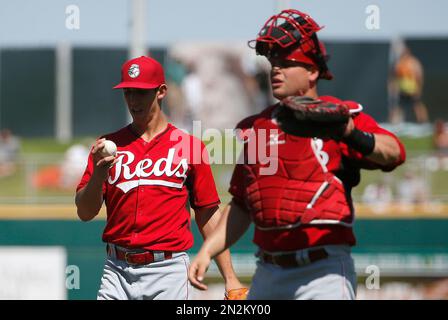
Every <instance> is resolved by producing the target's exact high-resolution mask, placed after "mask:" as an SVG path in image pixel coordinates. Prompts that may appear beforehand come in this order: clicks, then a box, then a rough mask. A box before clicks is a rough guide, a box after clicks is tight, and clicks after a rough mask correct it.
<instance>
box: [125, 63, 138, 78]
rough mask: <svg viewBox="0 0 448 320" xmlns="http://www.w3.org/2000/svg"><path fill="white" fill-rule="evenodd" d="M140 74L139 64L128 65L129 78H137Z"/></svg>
mask: <svg viewBox="0 0 448 320" xmlns="http://www.w3.org/2000/svg"><path fill="white" fill-rule="evenodd" d="M139 74H140V66H139V65H138V64H133V65H131V66H130V67H129V70H128V75H129V76H130V77H131V78H137V77H138V76H139Z"/></svg>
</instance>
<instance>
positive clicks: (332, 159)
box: [229, 96, 405, 251]
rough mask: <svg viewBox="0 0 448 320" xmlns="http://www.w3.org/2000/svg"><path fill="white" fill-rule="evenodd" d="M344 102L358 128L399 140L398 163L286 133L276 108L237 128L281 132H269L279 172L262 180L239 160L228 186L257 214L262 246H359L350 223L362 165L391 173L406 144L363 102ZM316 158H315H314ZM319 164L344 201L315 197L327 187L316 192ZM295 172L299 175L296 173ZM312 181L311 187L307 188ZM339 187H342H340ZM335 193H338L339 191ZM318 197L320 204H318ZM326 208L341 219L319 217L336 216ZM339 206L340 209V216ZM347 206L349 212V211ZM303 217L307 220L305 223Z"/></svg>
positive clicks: (257, 235) (287, 248) (257, 233)
mask: <svg viewBox="0 0 448 320" xmlns="http://www.w3.org/2000/svg"><path fill="white" fill-rule="evenodd" d="M319 99H320V100H324V101H332V102H337V103H340V102H342V101H340V100H338V99H336V98H334V97H329V96H324V97H320V98H319ZM344 103H346V104H348V105H349V106H350V109H351V112H352V114H353V120H354V123H355V126H356V128H358V129H359V130H363V131H366V132H371V133H381V134H387V135H390V136H391V137H393V138H394V139H396V140H397V142H398V144H399V145H400V150H401V152H400V154H401V157H400V160H399V161H398V162H397V163H394V164H393V165H391V166H388V167H384V166H381V165H378V164H376V163H374V162H372V161H369V160H368V159H367V158H366V157H364V156H363V155H362V154H361V153H359V152H357V151H356V150H353V149H351V148H349V147H348V146H347V145H346V144H344V143H342V142H337V141H335V140H325V141H324V140H322V139H310V138H301V137H294V136H290V135H287V134H286V133H285V132H283V131H282V130H281V129H280V127H279V126H278V125H277V124H276V122H275V120H274V119H273V112H275V109H276V107H277V106H272V107H270V108H267V109H266V110H264V111H263V112H261V113H260V114H258V115H255V116H251V117H249V118H247V119H245V120H243V121H242V122H240V124H239V125H238V126H237V128H239V129H242V130H246V131H250V130H252V131H253V132H256V133H255V134H257V133H258V132H259V129H260V128H262V129H268V130H271V129H275V131H274V132H277V133H276V134H270V138H269V139H268V140H267V141H268V143H267V145H268V147H269V148H272V145H275V146H276V147H277V151H276V152H278V153H277V158H278V159H279V164H278V167H279V168H278V170H277V171H276V172H275V173H274V176H273V177H269V179H265V180H264V181H268V182H263V181H262V179H263V178H262V177H257V176H256V175H257V174H256V173H255V174H254V172H256V171H253V170H251V168H250V167H251V165H248V164H247V163H244V164H237V165H236V167H235V170H234V173H233V176H232V180H231V183H230V189H229V192H230V193H231V194H232V195H233V200H234V202H235V203H236V204H238V205H239V206H241V207H242V208H244V209H245V210H247V211H248V212H249V213H251V214H252V215H253V214H254V213H255V214H256V215H255V216H252V219H254V222H256V228H255V234H254V242H255V244H257V245H258V246H259V247H260V248H262V249H264V250H266V251H292V250H299V249H303V248H308V247H314V246H319V245H329V244H348V245H354V244H355V237H354V234H353V230H352V227H351V225H352V223H353V213H354V212H353V211H354V210H353V203H352V199H351V189H352V188H353V187H354V186H356V185H357V184H358V183H359V178H360V169H361V168H366V169H381V170H384V171H390V170H393V169H394V168H395V167H396V166H398V165H399V164H401V163H402V162H404V160H405V151H404V147H403V145H402V144H401V142H400V141H399V140H398V139H397V138H396V137H395V135H394V134H392V133H391V132H389V131H387V130H385V129H383V128H381V127H380V126H379V125H378V124H377V123H376V121H375V120H374V119H373V118H371V117H370V116H368V115H367V114H365V113H362V112H361V110H362V106H361V105H359V104H358V103H355V102H352V101H344ZM257 130H258V131H257ZM267 136H269V134H267ZM246 137H247V135H246ZM249 139H250V138H249ZM249 144H250V142H248V143H247V144H245V151H246V152H247V148H250V147H248V145H249ZM257 144H259V142H257ZM299 153H300V154H299ZM309 155H310V156H309ZM313 158H314V160H312V159H313ZM297 159H301V160H300V161H299V160H297ZM316 163H318V164H316ZM320 167H321V168H320ZM288 168H289V169H288ZM316 168H318V169H319V170H321V171H322V175H327V176H329V175H331V176H332V177H335V179H336V180H338V182H340V184H342V186H343V187H342V190H343V194H345V200H344V201H341V199H340V198H339V199H338V200H336V201H334V202H332V199H333V198H332V197H333V196H332V195H328V196H327V197H328V198H327V200H326V202H325V201H324V200H320V197H313V195H315V194H316V195H317V194H319V196H320V193H319V192H321V191H322V190H325V188H322V190H318V191H317V192H318V193H314V191H315V190H317V189H319V188H318V186H319V185H320V183H321V182H322V181H321V180H315V179H314V178H315V177H316V175H314V176H312V174H313V172H315V171H316ZM285 170H286V171H285ZM288 170H292V171H291V172H290V173H291V174H288ZM292 172H294V174H296V175H298V176H299V177H292V176H291V175H292ZM254 179H255V183H254ZM257 179H259V180H258V181H259V182H258V183H256V181H257ZM313 179H314V180H313ZM325 179H326V178H325ZM333 180H334V179H333ZM316 183H317V185H316ZM324 183H325V182H324ZM340 184H339V185H340ZM308 185H309V186H310V187H307V186H308ZM333 185H335V186H337V185H338V184H337V183H333ZM313 188H314V189H313ZM338 188H339V189H340V187H338ZM327 190H328V188H327ZM311 191H313V193H311ZM298 192H299V193H298ZM300 192H301V193H300ZM322 192H324V191H322ZM336 193H337V192H335V193H334V194H335V195H336ZM307 197H308V200H309V199H311V201H310V202H309V203H308V206H306V203H305V205H303V203H300V201H302V200H301V199H300V198H307ZM248 199H249V201H248ZM250 199H252V200H250ZM315 201H317V202H316V203H315ZM319 201H320V203H319ZM302 202H303V201H302ZM336 202H337V203H336ZM325 203H328V204H329V206H328V207H322V205H324V206H325ZM315 204H320V205H321V206H320V208H315V209H314V208H312V207H313V205H315ZM328 204H327V205H328ZM314 207H318V206H314ZM297 208H302V209H303V208H304V210H305V211H309V210H308V208H311V209H312V210H313V211H312V212H311V214H315V218H313V217H312V215H311V218H309V216H310V215H309V214H308V213H306V212H305V213H302V212H301V213H300V214H297V213H295V212H297V211H296V210H297ZM327 208H328V210H329V211H332V210H333V211H334V210H336V211H335V212H334V214H335V215H336V218H334V219H328V223H327V219H325V218H324V219H322V218H319V217H322V216H323V217H325V216H331V212H330V213H321V212H324V211H325V210H327ZM267 210H271V211H272V210H276V211H277V212H278V214H277V213H275V212H274V213H272V212H271V213H269V212H268V213H267ZM321 210H322V211H321ZM338 210H341V211H340V212H341V215H342V216H341V217H337V214H338ZM347 210H349V213H348V215H347ZM260 211H261V213H260ZM263 211H264V212H263ZM350 212H351V217H350ZM298 215H302V217H299V218H301V219H302V220H301V221H302V223H294V220H293V219H294V217H295V216H298ZM303 215H305V216H306V215H308V217H305V219H303V218H304V216H303ZM260 217H261V218H260ZM264 217H266V218H267V219H270V223H271V225H272V221H273V224H274V226H275V225H276V226H277V227H275V228H274V227H271V225H269V224H268V225H267V226H265V225H263V220H261V221H260V219H263V218H264ZM313 219H314V220H313ZM338 220H339V221H338ZM282 221H287V222H286V223H285V222H283V225H282ZM288 221H289V224H288ZM291 221H293V222H291ZM299 221H300V220H299ZM304 221H306V222H307V223H303V222H304ZM270 227H271V228H270Z"/></svg>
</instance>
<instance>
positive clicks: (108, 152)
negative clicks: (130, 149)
mask: <svg viewBox="0 0 448 320" xmlns="http://www.w3.org/2000/svg"><path fill="white" fill-rule="evenodd" d="M103 143H104V147H103V148H102V149H100V154H101V155H102V156H103V157H109V156H113V157H115V156H116V155H117V145H116V144H115V142H113V141H111V140H104V142H103Z"/></svg>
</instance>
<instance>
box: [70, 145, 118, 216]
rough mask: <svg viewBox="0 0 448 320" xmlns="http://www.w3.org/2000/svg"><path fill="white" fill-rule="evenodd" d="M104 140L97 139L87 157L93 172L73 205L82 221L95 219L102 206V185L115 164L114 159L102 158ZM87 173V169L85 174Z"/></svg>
mask: <svg viewBox="0 0 448 320" xmlns="http://www.w3.org/2000/svg"><path fill="white" fill-rule="evenodd" d="M104 140H105V139H104V138H102V139H98V140H97V141H96V142H95V144H94V146H93V148H92V150H91V152H90V156H89V158H90V159H89V161H92V163H93V171H92V172H91V175H90V179H89V181H88V182H87V184H86V185H85V186H84V187H82V188H80V189H79V190H78V191H77V192H76V197H75V204H76V208H77V214H78V217H79V218H80V219H81V220H82V221H89V220H92V219H93V218H95V216H96V215H97V214H98V212H99V211H100V209H101V206H102V204H103V184H104V182H105V181H106V179H107V177H108V172H109V168H110V167H111V166H112V165H113V164H114V163H115V161H116V159H115V158H116V157H114V156H109V157H103V156H101V155H100V152H99V151H100V150H101V149H102V148H103V147H104ZM87 171H89V168H87V170H86V172H87Z"/></svg>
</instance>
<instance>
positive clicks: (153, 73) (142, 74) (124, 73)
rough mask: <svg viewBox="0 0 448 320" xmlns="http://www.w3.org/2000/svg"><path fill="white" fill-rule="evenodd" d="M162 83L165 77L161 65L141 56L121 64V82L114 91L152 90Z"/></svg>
mask: <svg viewBox="0 0 448 320" xmlns="http://www.w3.org/2000/svg"><path fill="white" fill-rule="evenodd" d="M164 83H165V75H164V72H163V67H162V65H161V64H160V63H159V62H157V61H156V60H154V59H152V58H150V57H145V56H141V57H139V58H135V59H131V60H129V61H126V62H125V63H124V64H123V66H122V67H121V82H120V83H119V84H118V85H116V86H115V87H114V89H120V88H139V89H154V88H157V87H158V86H160V85H162V84H164Z"/></svg>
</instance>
